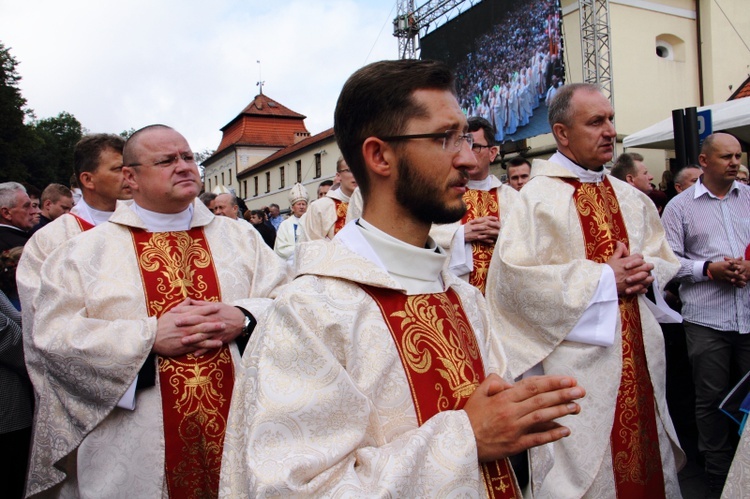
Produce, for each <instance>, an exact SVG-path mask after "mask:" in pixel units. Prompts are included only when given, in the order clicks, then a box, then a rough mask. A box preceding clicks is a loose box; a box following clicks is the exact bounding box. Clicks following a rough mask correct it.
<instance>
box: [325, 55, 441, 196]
mask: <svg viewBox="0 0 750 499" xmlns="http://www.w3.org/2000/svg"><path fill="white" fill-rule="evenodd" d="M423 89H435V90H447V91H449V92H452V93H454V94H455V87H454V80H453V73H452V72H451V70H450V68H448V66H446V65H445V64H444V63H442V62H438V61H429V60H418V59H403V60H400V61H380V62H375V63H372V64H369V65H367V66H365V67H363V68H361V69H359V70H358V71H356V72H355V73H354V74H353V75H351V76H350V77H349V79H348V80H347V81H346V83H345V84H344V88H343V89H342V90H341V94H340V95H339V99H338V102H337V103H336V110H335V112H334V119H333V130H334V133H335V135H336V141H337V142H338V145H339V149H341V153H342V154H343V156H344V159H345V160H346V164H347V165H349V168H350V169H351V171H352V173H353V174H354V178H355V179H356V180H357V185H358V186H359V188H360V190H361V192H362V195H363V196H366V195H367V194H369V190H370V183H369V178H368V177H367V172H366V169H365V163H364V158H363V157H362V150H361V148H362V143H363V142H364V141H365V139H367V138H368V137H385V136H393V135H402V134H403V133H404V131H405V129H406V127H407V124H408V122H409V120H410V119H412V118H416V117H424V116H425V115H426V114H427V110H426V109H424V107H423V106H421V105H418V104H417V103H416V102H415V101H414V99H413V93H414V92H415V91H416V90H423Z"/></svg>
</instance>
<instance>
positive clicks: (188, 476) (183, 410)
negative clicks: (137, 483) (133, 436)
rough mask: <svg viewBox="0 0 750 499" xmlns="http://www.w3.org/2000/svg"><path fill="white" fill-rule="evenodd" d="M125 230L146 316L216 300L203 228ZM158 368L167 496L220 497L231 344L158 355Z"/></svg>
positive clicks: (231, 380) (217, 292) (215, 280)
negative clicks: (132, 250)
mask: <svg viewBox="0 0 750 499" xmlns="http://www.w3.org/2000/svg"><path fill="white" fill-rule="evenodd" d="M130 231H131V234H132V237H133V245H134V247H135V252H136V256H137V259H138V266H139V267H140V271H141V279H142V280H143V289H144V292H145V295H146V305H147V308H148V314H149V317H151V316H155V317H157V318H158V317H161V315H162V314H164V313H166V312H167V311H169V310H170V309H172V308H173V307H174V306H175V305H177V304H179V303H180V302H182V301H183V300H184V299H185V298H187V297H190V298H194V299H196V300H205V301H221V290H220V288H219V279H218V276H217V275H216V269H215V268H214V265H213V259H212V258H211V252H210V249H209V247H208V243H207V241H206V236H205V234H204V232H203V229H202V228H194V229H190V230H189V231H184V232H153V233H152V232H146V231H144V230H141V229H133V228H131V229H130ZM158 366H159V384H160V388H161V397H162V411H163V415H164V443H165V471H166V478H167V487H168V490H169V496H170V497H175V498H176V497H179V498H183V497H185V498H187V497H190V498H209V497H217V496H218V492H219V472H220V471H221V452H222V448H223V446H224V433H225V431H226V425H227V415H228V413H229V403H230V401H231V396H232V387H233V386H234V366H233V364H232V356H231V353H230V351H229V347H228V346H227V345H224V346H223V347H222V348H220V349H218V350H212V351H210V352H209V353H207V354H206V355H204V356H202V357H199V358H196V357H193V355H190V354H188V355H182V356H180V357H161V356H158Z"/></svg>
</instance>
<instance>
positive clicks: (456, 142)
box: [378, 130, 474, 152]
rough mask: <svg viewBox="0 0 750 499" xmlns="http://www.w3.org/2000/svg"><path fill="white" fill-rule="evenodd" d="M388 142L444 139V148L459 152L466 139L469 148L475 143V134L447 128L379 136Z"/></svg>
mask: <svg viewBox="0 0 750 499" xmlns="http://www.w3.org/2000/svg"><path fill="white" fill-rule="evenodd" d="M378 138H379V139H380V140H384V141H386V142H397V141H399V140H412V139H443V149H444V150H446V151H450V152H458V151H460V150H461V145H462V144H463V143H464V141H465V142H466V143H467V144H469V148H471V146H472V145H473V144H474V136H473V135H472V134H470V133H463V132H462V131H460V130H446V131H445V132H443V133H417V134H414V135H392V136H390V137H378Z"/></svg>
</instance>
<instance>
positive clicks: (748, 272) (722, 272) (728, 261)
mask: <svg viewBox="0 0 750 499" xmlns="http://www.w3.org/2000/svg"><path fill="white" fill-rule="evenodd" d="M749 267H750V260H744V259H743V258H730V257H728V256H725V257H724V261H723V262H711V263H710V264H709V266H708V271H709V272H710V276H711V279H713V280H714V281H724V282H727V283H729V284H731V285H732V286H734V287H737V288H744V287H745V286H747V280H748V278H749V277H750V269H749Z"/></svg>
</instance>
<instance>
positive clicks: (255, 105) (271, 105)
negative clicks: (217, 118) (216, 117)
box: [222, 94, 307, 130]
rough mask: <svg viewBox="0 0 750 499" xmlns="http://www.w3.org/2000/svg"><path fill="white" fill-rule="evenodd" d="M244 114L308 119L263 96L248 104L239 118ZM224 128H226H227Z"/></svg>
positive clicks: (258, 96) (257, 96) (256, 97)
mask: <svg viewBox="0 0 750 499" xmlns="http://www.w3.org/2000/svg"><path fill="white" fill-rule="evenodd" d="M243 114H247V115H250V116H279V117H285V118H298V119H301V120H304V119H305V118H307V116H304V115H302V114H299V113H295V112H294V111H292V110H291V109H289V108H288V107H286V106H283V105H281V104H279V103H278V102H276V101H275V100H273V99H271V98H270V97H268V96H267V95H263V94H259V95H256V96H255V98H254V99H253V101H252V102H251V103H250V104H248V105H247V107H245V109H243V110H242V112H241V113H240V115H239V116H242V115H243ZM239 116H238V118H239ZM235 119H237V118H235ZM232 121H234V120H232ZM227 126H229V125H227ZM224 128H226V126H225V127H224ZM222 130H223V129H222Z"/></svg>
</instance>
